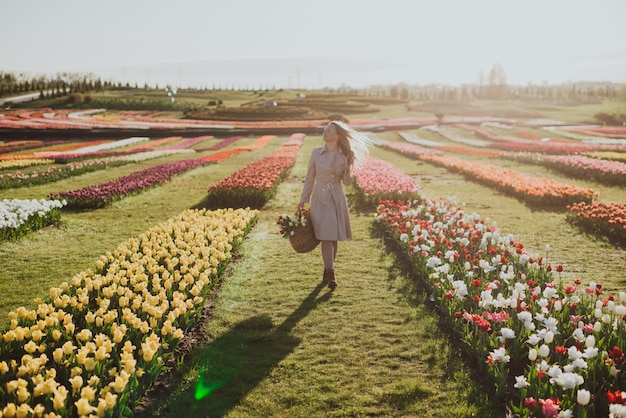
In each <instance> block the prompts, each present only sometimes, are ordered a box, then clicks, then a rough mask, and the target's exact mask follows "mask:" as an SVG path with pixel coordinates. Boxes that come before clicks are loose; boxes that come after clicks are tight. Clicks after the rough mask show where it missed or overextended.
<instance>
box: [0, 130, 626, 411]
mask: <svg viewBox="0 0 626 418" xmlns="http://www.w3.org/2000/svg"><path fill="white" fill-rule="evenodd" d="M380 136H381V137H382V138H383V139H386V140H399V137H398V136H397V134H395V133H393V132H387V133H382V134H380ZM430 138H431V139H437V138H436V137H430ZM286 139H287V138H286V137H279V138H277V139H276V140H274V141H272V142H271V144H270V145H269V146H268V147H266V148H263V149H261V150H255V151H252V152H247V153H242V154H238V155H237V156H234V157H231V158H229V159H227V160H225V161H223V162H221V163H220V164H214V165H208V166H205V167H201V168H197V169H195V170H192V171H190V172H187V173H185V174H183V175H181V176H179V177H176V178H174V179H173V180H172V181H170V182H168V183H166V184H164V185H162V186H159V187H156V188H153V189H150V190H147V191H145V192H144V193H141V194H139V195H136V196H131V197H128V198H126V199H124V200H122V201H119V202H116V203H115V204H114V205H112V206H111V207H109V208H106V209H101V210H96V211H91V212H84V213H66V212H64V213H63V216H62V221H61V223H60V224H59V225H57V226H52V227H48V228H46V229H44V230H40V231H37V232H35V233H32V234H30V235H27V236H26V237H23V238H21V239H19V240H17V241H14V242H5V243H0V259H1V260H2V265H1V267H0V295H1V296H0V314H1V315H0V328H5V327H6V326H7V324H8V320H7V315H6V314H7V313H8V312H9V311H10V310H12V309H14V308H16V307H17V306H20V305H25V306H28V307H32V306H34V303H33V299H34V298H35V297H44V298H45V297H46V296H47V294H48V289H49V288H50V287H52V286H57V285H58V284H59V283H61V282H62V281H66V280H69V279H70V278H71V277H72V276H73V275H74V274H76V273H78V272H80V271H83V270H85V269H87V268H90V267H93V265H94V264H95V261H96V260H97V259H98V257H99V256H100V255H101V254H104V253H105V252H106V251H111V250H113V249H115V248H116V247H117V246H118V245H119V244H120V243H121V242H124V241H126V240H127V239H129V238H130V237H134V236H137V235H139V234H140V233H142V232H144V231H146V230H147V229H149V228H150V227H152V226H154V225H155V224H157V223H159V222H161V221H164V220H166V219H168V218H170V217H172V216H174V215H176V214H178V213H180V212H181V211H183V210H185V209H188V208H190V207H194V206H196V205H198V204H199V203H200V202H201V201H202V199H203V198H204V197H205V195H206V191H207V189H208V187H209V185H210V184H212V183H214V182H216V181H218V180H219V179H221V178H223V177H225V176H226V175H228V174H230V173H231V172H233V171H235V170H237V169H239V168H242V167H243V166H244V165H246V164H247V163H248V162H250V161H252V160H254V159H258V158H260V157H262V156H264V155H267V154H269V153H270V152H271V151H272V150H273V149H274V148H275V147H277V146H279V144H280V143H282V142H283V141H285V140H286ZM253 140H254V138H246V139H244V140H242V141H239V142H237V143H236V144H234V145H233V146H238V145H245V144H248V143H251V142H252V141H253ZM319 145H321V139H320V138H319V137H308V138H306V139H305V143H304V146H303V148H302V150H301V151H300V153H299V154H298V159H297V162H296V165H295V166H294V168H293V169H292V170H291V174H290V177H289V178H288V179H287V181H286V182H285V183H283V184H282V185H281V186H280V187H279V190H278V194H277V196H276V197H275V198H274V199H273V200H272V201H271V202H270V203H269V204H268V205H266V206H265V208H264V209H263V210H262V211H261V212H260V219H259V222H258V224H257V226H256V227H255V229H254V230H253V231H252V233H251V234H250V236H249V239H247V240H246V241H245V242H244V244H243V247H242V250H241V254H240V255H241V257H240V258H239V259H238V260H237V262H236V263H234V264H233V266H232V269H231V270H230V271H229V272H228V274H227V276H226V279H225V281H224V283H223V285H222V287H221V289H220V291H219V293H218V294H217V298H216V299H215V301H214V302H213V308H212V310H211V311H210V320H209V321H207V323H206V325H205V327H204V328H203V330H202V331H203V334H204V335H205V336H206V339H207V340H208V341H210V342H211V344H209V345H207V344H206V343H203V341H204V339H203V338H200V337H198V339H197V343H196V344H195V345H193V346H192V349H191V350H190V351H189V352H188V353H187V354H186V355H185V357H184V358H181V360H180V370H179V374H175V375H174V376H175V377H174V380H173V381H172V382H170V386H169V387H167V388H166V390H165V391H164V392H158V394H159V395H160V396H158V401H155V402H153V403H151V404H149V405H148V409H146V410H144V413H139V411H138V415H139V416H142V415H143V416H223V415H227V416H230V417H244V416H245V417H247V416H276V417H279V416H280V417H282V416H294V417H298V416H303V417H304V416H306V417H311V416H320V417H322V416H323V417H329V416H405V417H411V416H415V417H421V416H439V417H450V416H454V417H463V416H468V417H469V416H477V417H481V416H484V417H490V416H501V415H502V410H501V409H498V408H499V407H501V406H499V405H490V404H489V402H488V401H487V399H486V394H487V391H486V388H484V387H482V386H480V384H481V382H482V381H481V378H480V376H479V375H477V374H476V371H474V369H472V368H471V367H470V366H469V365H468V364H466V363H465V362H464V361H463V357H462V354H461V353H460V351H459V349H458V348H457V347H455V345H454V343H453V342H451V341H449V339H448V336H447V335H446V334H445V333H444V332H442V331H441V330H440V328H439V324H438V321H437V318H436V317H434V316H433V315H432V313H431V311H430V310H429V309H428V308H427V307H426V306H425V304H424V300H423V295H421V294H420V293H419V291H418V290H416V289H415V288H414V287H413V284H412V283H411V281H410V279H408V278H407V277H405V275H404V274H403V273H402V271H400V270H399V268H398V266H397V265H396V264H395V263H394V259H393V257H391V256H390V255H388V254H387V252H386V251H385V249H384V247H383V245H382V243H381V241H380V238H379V237H375V236H371V235H370V225H371V223H372V220H373V214H372V213H367V212H362V211H360V210H358V208H353V212H352V222H353V229H354V238H353V239H352V240H349V241H346V242H342V243H340V249H339V254H338V257H337V266H336V271H337V278H338V281H339V287H338V288H337V290H336V291H335V292H334V293H329V292H328V291H327V289H325V288H324V289H322V288H320V287H319V282H320V280H321V273H322V269H323V267H322V261H321V256H320V253H319V249H316V250H314V251H313V252H311V253H308V254H296V253H295V252H294V251H293V250H292V249H291V247H290V246H289V244H288V242H287V241H286V240H284V239H283V238H281V237H280V236H279V234H278V231H277V227H276V225H275V224H274V222H275V220H276V217H277V215H278V214H279V213H283V212H292V211H295V205H296V203H297V201H298V200H299V193H300V191H301V187H302V181H303V178H304V175H305V170H306V163H307V161H308V157H309V155H310V152H311V149H312V148H313V147H314V146H319ZM371 153H372V156H374V157H376V158H381V159H385V160H389V161H392V162H393V163H394V165H395V166H396V167H398V168H399V169H400V170H402V171H404V172H406V173H407V174H409V175H411V176H414V177H415V178H416V179H417V180H418V182H419V183H420V184H422V185H423V186H424V190H423V195H424V196H425V197H429V198H438V197H440V196H442V197H443V196H456V198H457V200H458V202H459V203H460V204H463V205H464V208H465V210H466V212H474V211H475V212H477V213H478V214H479V215H481V217H482V218H486V219H488V220H489V222H491V221H495V222H497V225H498V227H499V228H500V230H501V231H502V232H503V233H511V234H513V235H514V237H515V239H516V240H517V241H519V242H522V243H524V244H525V246H526V249H527V250H528V251H529V253H530V254H531V255H533V256H539V255H543V256H545V255H546V253H545V245H546V244H550V245H551V248H552V249H551V252H550V253H549V254H548V257H549V261H550V262H552V263H553V264H563V265H564V266H565V272H564V273H563V276H562V277H563V278H564V280H566V281H572V280H573V279H574V278H576V277H580V278H581V279H583V282H589V281H591V280H594V281H598V282H601V283H603V284H604V285H605V288H607V289H608V290H611V291H617V290H624V287H625V285H626V272H625V271H624V269H623V266H624V265H626V251H624V249H620V248H617V247H615V246H612V245H610V244H608V243H607V242H606V241H605V240H603V239H601V238H595V237H592V236H587V235H585V234H582V233H581V232H580V231H579V230H577V229H576V228H574V227H572V226H570V225H569V224H568V223H567V222H565V215H564V213H563V212H558V211H542V210H537V209H533V208H529V207H527V206H526V205H524V204H523V203H521V202H520V201H518V200H517V199H515V198H511V197H508V196H506V195H502V194H500V193H497V192H495V191H493V190H491V189H489V188H487V187H484V186H481V185H479V184H476V183H473V182H469V181H466V180H464V178H463V177H462V176H459V175H456V174H452V173H450V172H448V171H447V170H446V169H444V168H440V167H435V166H432V165H428V164H425V163H423V162H419V161H415V160H412V159H409V158H406V157H403V156H401V155H399V154H397V153H394V152H391V151H386V150H382V149H378V148H373V149H372V150H371ZM183 158H188V156H186V155H184V154H183V155H179V156H170V157H167V158H164V159H158V160H150V161H145V162H142V163H137V164H129V165H126V166H123V167H118V168H115V169H111V170H106V171H99V172H95V173H89V174H85V175H82V176H79V177H76V178H72V179H67V180H63V181H60V182H56V183H51V184H48V185H45V186H37V187H30V188H24V189H14V190H3V191H0V199H4V198H20V199H24V198H44V197H46V196H47V195H48V194H49V193H53V192H56V191H60V190H69V189H74V188H78V187H83V186H86V185H88V184H93V183H99V182H103V181H106V180H108V179H112V178H117V177H119V176H122V175H126V174H129V173H130V172H133V171H136V170H139V169H142V168H147V167H150V166H153V165H156V164H161V163H163V162H166V161H172V160H175V159H183ZM468 158H473V159H479V157H476V156H471V157H469V156H468ZM484 161H486V162H489V163H492V164H500V165H506V166H509V167H511V168H513V169H519V170H522V171H525V172H532V173H535V175H541V176H545V177H552V178H555V179H558V180H559V181H564V182H572V181H571V180H570V179H567V178H565V177H562V176H561V175H559V174H555V173H552V172H549V171H547V170H545V169H544V168H542V167H539V166H532V165H521V164H517V163H513V162H511V161H505V160H497V159H489V160H484ZM576 184H578V185H581V186H583V185H584V186H587V187H592V188H594V189H596V190H599V191H600V193H601V198H602V199H605V200H621V201H624V197H626V193H624V190H623V188H611V187H601V186H599V185H598V184H595V183H593V182H578V181H577V182H576ZM347 192H348V195H349V197H352V196H354V190H353V189H352V188H351V187H350V188H347ZM200 375H202V376H203V379H204V386H206V387H209V386H211V384H212V383H216V385H215V390H214V391H213V392H211V393H210V394H208V395H207V393H206V392H208V390H207V391H205V393H204V395H206V396H204V397H203V398H201V399H196V398H195V396H194V395H195V393H196V383H197V381H198V377H199V376H200ZM217 382H219V384H218V383H217Z"/></svg>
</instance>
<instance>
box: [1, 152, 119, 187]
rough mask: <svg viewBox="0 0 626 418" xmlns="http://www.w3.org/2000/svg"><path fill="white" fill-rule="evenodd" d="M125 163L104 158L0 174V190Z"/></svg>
mask: <svg viewBox="0 0 626 418" xmlns="http://www.w3.org/2000/svg"><path fill="white" fill-rule="evenodd" d="M127 163H128V162H127V161H122V160H120V161H114V160H112V159H111V158H104V159H98V160H88V161H78V162H73V163H68V164H66V165H64V166H62V167H58V166H50V167H47V168H41V169H36V170H33V171H31V172H30V173H22V172H20V171H15V172H12V173H6V174H0V189H14V188H19V187H28V186H35V185H40V184H48V183H53V182H55V181H59V180H62V179H66V178H69V177H74V176H79V175H81V174H85V173H91V172H93V171H97V170H104V169H105V168H107V167H117V166H121V165H124V164H127Z"/></svg>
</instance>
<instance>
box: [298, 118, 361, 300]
mask: <svg viewBox="0 0 626 418" xmlns="http://www.w3.org/2000/svg"><path fill="white" fill-rule="evenodd" d="M324 142H325V144H324V146H322V147H320V148H315V149H314V150H313V152H312V153H311V158H310V159H309V168H308V171H307V174H306V179H305V180H304V187H303V189H302V195H301V197H300V203H299V204H298V209H303V208H304V205H305V204H306V203H307V202H308V201H309V199H311V209H310V212H311V223H312V224H313V230H314V231H315V237H316V238H317V239H318V240H320V241H321V246H322V259H323V261H324V276H323V279H322V283H323V284H326V285H328V287H330V289H331V290H334V289H335V288H336V287H337V279H336V278H335V267H334V264H335V257H336V256H337V248H338V245H337V242H338V241H343V240H346V239H348V238H351V237H352V229H351V227H350V216H349V213H348V201H347V200H346V195H345V193H344V191H343V186H342V183H343V184H346V185H349V184H352V182H353V181H354V176H353V173H354V168H355V166H358V165H359V164H360V163H361V162H362V161H363V159H364V158H365V157H366V155H367V151H368V149H367V147H368V145H369V144H370V141H369V139H368V138H367V136H365V134H363V133H360V132H357V131H356V130H354V129H353V128H351V127H350V126H349V125H347V124H346V123H343V122H340V121H332V122H330V123H329V124H328V125H327V126H326V127H325V128H324Z"/></svg>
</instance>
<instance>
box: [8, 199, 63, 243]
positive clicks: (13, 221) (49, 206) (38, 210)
mask: <svg viewBox="0 0 626 418" xmlns="http://www.w3.org/2000/svg"><path fill="white" fill-rule="evenodd" d="M66 203H67V202H65V201H60V200H45V199H39V200H35V199H33V200H20V199H12V200H8V199H4V200H3V201H2V202H0V241H4V240H8V239H15V238H18V237H20V236H22V235H24V234H26V233H28V232H29V231H36V230H37V229H41V228H43V227H45V226H48V225H50V224H53V223H54V222H57V221H59V219H61V208H62V207H63V206H64V205H65V204H66Z"/></svg>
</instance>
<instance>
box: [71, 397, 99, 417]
mask: <svg viewBox="0 0 626 418" xmlns="http://www.w3.org/2000/svg"><path fill="white" fill-rule="evenodd" d="M74 405H76V412H77V413H78V415H79V416H86V415H89V414H91V413H92V412H93V411H94V410H95V408H94V407H93V406H91V405H90V404H89V401H88V400H87V399H85V398H80V399H79V400H77V401H76V402H74Z"/></svg>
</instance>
